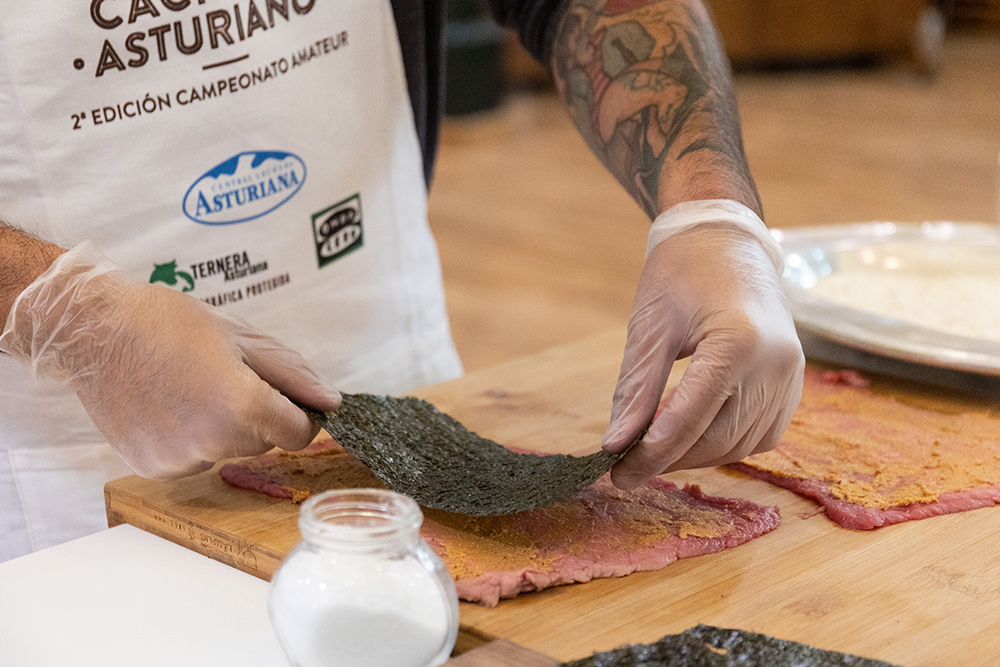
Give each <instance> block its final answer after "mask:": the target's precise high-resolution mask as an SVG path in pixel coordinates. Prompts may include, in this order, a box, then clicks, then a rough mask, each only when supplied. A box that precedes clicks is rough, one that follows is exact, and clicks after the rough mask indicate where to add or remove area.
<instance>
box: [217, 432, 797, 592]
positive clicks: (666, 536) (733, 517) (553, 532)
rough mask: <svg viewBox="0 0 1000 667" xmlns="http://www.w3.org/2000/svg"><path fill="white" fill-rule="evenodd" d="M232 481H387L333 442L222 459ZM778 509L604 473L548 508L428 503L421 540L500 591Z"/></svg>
mask: <svg viewBox="0 0 1000 667" xmlns="http://www.w3.org/2000/svg"><path fill="white" fill-rule="evenodd" d="M220 474H221V475H222V478H223V479H224V480H225V481H226V482H227V483H228V484H230V485H232V486H236V487H239V488H244V489H252V490H254V491H259V492H261V493H266V494H268V495H271V496H275V497H277V498H283V499H286V500H292V501H293V502H301V501H302V500H304V499H305V498H307V497H308V496H309V494H311V493H318V492H320V491H324V490H326V489H333V488H344V487H383V484H382V483H381V482H380V481H379V480H378V479H377V478H376V477H375V476H374V475H373V474H372V473H371V472H370V471H368V469H367V468H365V467H364V466H362V465H361V464H360V463H359V462H358V461H357V459H355V458H354V457H353V456H351V455H350V454H348V453H347V452H346V451H344V450H343V449H342V448H341V447H340V446H339V445H337V444H336V443H335V442H334V441H333V440H325V441H320V442H315V443H313V444H311V445H309V447H307V448H306V449H304V450H302V451H301V452H275V453H269V454H264V455H261V456H257V457H254V458H250V459H245V460H243V461H241V462H239V463H231V464H227V465H225V466H223V467H222V469H221V471H220ZM779 523H780V517H779V514H778V508H777V507H766V506H761V505H757V504H755V503H752V502H750V501H747V500H731V499H727V498H715V497H712V496H708V495H706V494H704V493H703V492H702V491H701V490H700V489H699V488H698V487H697V486H686V487H684V488H683V489H681V488H678V487H677V486H675V485H674V484H671V483H669V482H665V481H663V480H660V479H654V480H653V482H652V483H651V484H650V485H648V486H645V487H641V488H639V489H636V490H635V491H630V492H626V491H621V490H620V489H617V488H616V487H614V486H613V485H612V484H611V482H610V480H609V479H608V477H607V476H605V477H603V478H601V479H600V480H598V481H597V482H596V483H595V484H594V485H592V486H590V487H588V488H586V489H584V490H583V491H582V492H581V493H579V494H578V495H577V496H575V497H574V498H572V499H570V500H567V501H563V502H561V503H558V504H555V505H552V506H550V507H546V508H542V509H536V510H530V511H527V512H519V513H517V514H509V515H505V516H495V517H471V516H465V515H462V514H453V513H450V512H443V511H440V510H426V509H425V510H424V524H423V527H422V529H421V532H422V534H423V537H424V539H425V540H426V541H427V543H428V544H430V546H431V548H433V549H434V551H435V552H437V553H438V555H440V556H441V558H442V559H443V560H444V562H445V564H446V565H447V567H448V571H449V572H451V575H452V577H453V578H454V579H455V585H456V588H457V589H458V595H459V597H460V598H461V599H463V600H468V601H470V602H478V603H480V604H483V605H485V606H488V607H492V606H495V605H496V604H497V603H498V602H499V600H500V599H501V598H512V597H514V596H516V595H518V594H519V593H523V592H527V591H533V590H541V589H543V588H549V587H551V586H558V585H560V584H569V583H575V582H585V581H589V580H591V579H598V578H603V577H620V576H624V575H626V574H630V573H632V572H637V571H640V570H655V569H659V568H662V567H664V566H666V565H668V564H670V563H672V562H674V561H675V560H677V559H678V558H688V557H691V556H700V555H702V554H709V553H714V552H717V551H722V550H723V549H727V548H731V547H735V546H738V545H740V544H743V543H744V542H747V541H749V540H751V539H753V538H755V537H758V536H760V535H763V534H765V533H767V532H770V531H771V530H774V529H775V528H776V527H777V526H778V524H779Z"/></svg>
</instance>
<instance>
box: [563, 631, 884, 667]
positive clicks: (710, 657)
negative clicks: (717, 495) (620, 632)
mask: <svg viewBox="0 0 1000 667" xmlns="http://www.w3.org/2000/svg"><path fill="white" fill-rule="evenodd" d="M737 666H738V667H896V666H895V665H891V664H890V663H888V662H883V661H881V660H872V659H871V658H862V657H859V656H856V655H850V654H847V653H837V652H835V651H824V650H822V649H818V648H813V647H811V646H807V645H806V644H799V643H798V642H793V641H788V640H785V639H776V638H774V637H769V636H767V635H762V634H758V633H756V632H748V631H746V630H731V629H727V628H717V627H714V626H711V625H698V626H696V627H694V628H690V629H688V630H685V631H684V632H682V633H681V634H679V635H667V636H666V637H664V638H663V639H661V640H659V641H658V642H655V643H653V644H634V645H632V646H623V647H621V648H616V649H614V650H611V651H606V652H604V653H595V654H594V655H592V656H590V657H589V658H583V659H581V660H572V661H570V662H564V663H562V664H561V665H559V667H737Z"/></svg>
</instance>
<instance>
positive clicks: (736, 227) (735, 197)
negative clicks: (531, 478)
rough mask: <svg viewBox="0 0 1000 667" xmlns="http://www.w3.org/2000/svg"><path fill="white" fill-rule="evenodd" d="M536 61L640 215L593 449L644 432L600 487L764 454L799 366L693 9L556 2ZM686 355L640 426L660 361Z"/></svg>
mask: <svg viewBox="0 0 1000 667" xmlns="http://www.w3.org/2000/svg"><path fill="white" fill-rule="evenodd" d="M526 25H527V24H526ZM524 34H526V33H525V32H522V35H524ZM536 34H537V33H536ZM550 51H551V64H552V70H553V73H554V77H555V80H556V84H557V87H558V90H559V92H560V94H561V95H562V97H563V99H564V101H565V103H566V105H567V108H568V110H569V112H570V115H571V116H572V118H573V120H574V122H575V123H576V126H577V127H578V128H579V130H580V132H581V134H582V135H583V137H584V138H585V139H586V141H587V143H588V144H589V145H590V148H591V149H592V150H593V152H594V153H595V154H596V155H597V156H598V157H599V158H600V159H601V160H602V161H603V162H604V164H605V165H606V166H607V168H608V169H609V170H610V171H611V173H612V174H613V175H614V176H615V177H616V178H617V179H618V180H619V181H620V182H621V183H622V185H623V186H624V187H625V188H626V189H627V190H628V192H629V193H630V194H631V195H632V196H633V197H634V198H635V200H636V201H637V202H638V203H639V205H640V206H641V207H642V208H643V209H644V210H645V211H646V213H647V214H648V215H649V216H650V218H653V219H654V222H653V226H652V228H651V230H650V238H649V244H648V246H647V253H646V254H647V257H646V264H645V266H644V268H643V272H642V276H641V277H640V280H639V285H638V287H637V290H636V296H635V303H634V305H633V309H632V316H631V318H630V320H629V327H628V337H627V341H626V344H625V352H624V358H623V361H622V367H621V373H620V376H619V379H618V384H617V386H616V389H615V394H614V399H613V404H612V413H611V421H610V425H609V427H608V430H607V431H606V433H605V435H604V441H603V446H604V448H605V449H606V450H608V451H612V452H620V451H624V450H625V449H626V448H628V447H629V446H630V445H631V444H632V443H633V442H635V440H636V439H637V438H638V437H639V436H640V435H642V434H643V432H644V431H646V429H647V428H648V431H647V432H646V433H645V435H644V436H643V438H642V441H641V442H639V443H638V444H637V445H636V446H635V447H632V449H630V450H629V451H628V453H627V454H626V456H625V457H624V458H623V459H622V460H621V461H620V462H619V463H618V464H617V465H615V467H614V469H613V470H612V479H613V480H614V482H615V484H617V485H618V486H621V487H623V488H631V487H633V486H636V485H637V484H640V483H642V482H644V481H646V480H647V479H648V478H649V477H651V476H653V475H656V474H659V473H661V472H668V471H671V470H677V469H682V468H691V467H702V466H715V465H722V464H725V463H731V462H734V461H738V460H740V459H742V458H744V457H745V456H748V455H750V454H753V453H755V452H760V451H766V450H768V449H772V448H773V447H775V446H776V445H777V443H778V441H779V439H780V437H781V435H782V433H783V432H784V430H785V428H786V427H787V425H788V423H789V422H790V420H791V417H792V413H793V412H794V410H795V407H796V406H797V404H798V401H799V397H800V395H801V387H802V370H803V366H804V358H803V356H802V350H801V346H800V344H799V341H798V338H797V336H796V333H795V328H794V325H793V323H792V318H791V315H790V313H789V311H788V307H787V304H786V302H785V299H784V296H783V294H782V291H781V287H780V283H779V276H780V273H781V265H782V260H781V251H780V249H779V248H778V247H777V245H776V244H775V243H774V241H773V239H771V237H770V236H769V234H768V232H767V230H766V228H765V227H764V223H763V221H762V220H761V217H760V216H761V215H762V207H761V202H760V198H759V196H758V194H757V189H756V186H755V185H754V182H753V178H752V177H751V175H750V169H749V166H748V165H747V160H746V156H745V153H744V149H743V141H742V135H741V130H740V121H739V114H738V111H737V106H736V99H735V95H734V92H733V88H732V82H731V80H730V74H729V68H728V64H727V61H726V58H725V55H724V53H723V51H722V47H721V46H720V43H719V40H718V39H717V37H716V35H715V31H714V28H713V26H712V22H711V18H710V16H709V14H708V12H707V10H706V9H705V7H704V5H703V4H702V3H701V2H700V1H699V0H607V1H604V0H568V6H567V8H566V10H565V12H564V14H563V15H562V17H561V20H560V21H559V23H558V27H557V29H556V33H555V37H554V39H553V40H552V43H551V48H550ZM613 224H615V223H614V221H609V225H613ZM688 356H690V357H691V364H690V367H689V368H688V369H687V370H686V371H685V373H684V375H683V377H682V379H681V381H680V384H679V386H678V387H677V389H676V390H675V391H674V392H673V393H672V394H671V395H670V396H669V398H668V399H667V400H666V401H665V402H664V409H663V411H662V413H661V414H660V416H659V417H656V419H655V421H654V415H655V414H656V412H657V408H658V406H659V404H660V401H661V397H662V396H663V391H664V387H665V385H666V381H667V377H668V375H669V374H670V370H671V368H672V366H673V363H674V362H675V361H676V360H677V359H680V358H683V357H688Z"/></svg>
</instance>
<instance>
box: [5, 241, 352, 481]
mask: <svg viewBox="0 0 1000 667" xmlns="http://www.w3.org/2000/svg"><path fill="white" fill-rule="evenodd" d="M0 350H2V351H3V352H6V353H8V354H10V355H12V356H13V357H14V358H16V359H18V360H19V361H21V362H22V363H24V364H26V365H28V366H30V367H31V368H32V369H33V371H34V373H35V375H36V376H43V377H49V378H53V379H55V380H58V381H60V382H63V383H65V384H67V385H68V386H69V387H70V388H71V389H73V391H75V392H76V394H77V396H78V397H79V398H80V401H81V402H82V403H83V406H84V408H86V410H87V413H88V414H89V415H90V417H91V419H92V420H93V421H94V424H95V425H96V426H97V428H98V429H99V430H100V431H101V433H103V434H104V436H105V437H106V438H107V440H108V442H109V443H110V444H111V446H112V447H114V449H115V450H117V451H118V453H119V454H120V455H121V456H122V458H124V459H125V461H126V463H128V464H129V466H130V467H131V468H132V469H133V470H134V471H135V472H136V473H138V474H140V475H142V476H144V477H150V478H169V477H178V476H183V475H189V474H194V473H197V472H200V471H202V470H207V469H208V468H210V467H211V466H212V464H213V463H215V462H216V461H218V460H220V459H223V458H228V457H233V456H250V455H255V454H260V453H263V452H265V451H267V450H269V449H271V448H272V447H275V446H277V447H281V448H283V449H289V450H298V449H302V448H303V447H305V446H306V445H307V444H309V442H310V441H311V440H312V438H313V437H314V436H315V435H316V433H317V432H318V427H316V426H315V425H314V424H313V423H312V421H311V420H310V419H309V418H308V417H307V416H306V414H305V413H304V412H303V411H302V410H300V409H299V408H298V407H296V406H295V405H294V404H293V403H292V401H296V402H297V403H300V404H302V405H305V406H309V407H311V408H314V409H316V410H320V411H328V410H335V409H337V408H338V407H339V406H340V394H339V393H338V392H337V391H336V390H335V389H333V388H331V387H329V386H328V385H327V384H325V383H324V382H323V380H321V379H320V378H319V376H318V375H316V373H314V372H313V371H312V370H310V369H309V367H308V365H307V364H306V361H305V359H303V358H302V356H301V355H299V354H298V353H297V352H295V351H293V350H291V349H289V348H287V347H285V346H284V345H282V344H281V343H280V342H278V341H277V340H275V339H273V338H271V337H269V336H267V335H265V334H263V333H261V332H260V331H257V330H256V329H254V328H253V327H251V326H250V325H249V324H247V323H246V322H244V321H242V320H240V319H238V318H236V317H233V316H231V315H228V314H226V313H224V312H222V311H220V310H216V309H214V308H213V307H211V306H209V305H207V304H205V303H203V302H201V301H199V300H198V299H195V298H194V297H191V296H188V295H186V294H182V293H180V292H176V291H174V290H171V289H169V288H166V287H161V286H158V285H150V284H147V283H143V282H140V281H137V280H134V279H132V278H130V277H129V276H128V275H126V274H125V272H124V271H122V270H120V269H118V268H117V267H115V266H114V265H113V264H112V263H111V262H110V261H108V260H107V259H106V258H104V257H103V256H101V255H100V254H98V253H97V252H96V251H94V250H93V249H92V248H91V247H90V246H89V244H83V245H80V246H77V247H75V248H73V249H72V250H70V251H68V252H66V253H64V254H63V255H61V256H59V258H58V259H56V260H55V262H53V263H52V265H51V266H50V267H49V268H48V269H47V270H46V271H45V272H44V273H42V275H40V276H39V277H38V278H37V279H36V280H35V281H34V282H33V283H31V284H30V285H29V286H28V287H27V288H26V289H25V290H24V291H23V292H21V294H20V295H19V296H18V297H17V300H16V301H15V302H14V305H13V307H12V308H11V311H10V315H9V316H8V318H7V323H6V327H5V328H4V331H3V334H2V335H0ZM290 399H291V400H290ZM53 418H54V419H57V418H58V416H57V415H53Z"/></svg>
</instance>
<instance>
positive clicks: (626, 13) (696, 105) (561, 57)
mask: <svg viewBox="0 0 1000 667" xmlns="http://www.w3.org/2000/svg"><path fill="white" fill-rule="evenodd" d="M681 5H682V3H678V2H677V0H606V1H604V0H571V4H570V7H569V9H568V11H567V13H566V15H565V17H564V18H563V22H562V25H561V26H560V30H559V33H558V36H557V38H556V41H555V44H554V47H553V70H554V73H555V79H556V83H557V85H558V87H559V89H560V91H561V93H562V95H563V98H564V101H565V102H566V104H567V105H568V107H569V109H570V113H571V115H572V116H573V120H574V122H575V123H576V126H577V127H578V128H579V129H580V131H581V133H582V134H583V136H584V138H585V139H586V141H587V143H588V144H589V146H590V148H591V150H593V151H594V153H595V154H596V155H597V156H598V157H599V158H600V159H601V160H602V161H603V162H604V164H605V165H606V166H607V167H608V168H609V169H610V170H611V172H612V173H613V174H614V175H615V176H616V177H617V178H618V180H619V181H621V182H622V184H623V185H625V187H626V188H627V190H628V191H629V193H630V194H631V195H632V196H633V197H634V198H635V200H636V201H637V202H639V204H640V205H641V206H642V207H643V208H644V209H645V211H646V212H647V213H648V214H649V216H650V217H655V216H656V214H657V212H658V192H659V188H660V185H661V178H662V177H663V175H664V168H665V166H666V168H667V169H669V168H671V166H672V165H666V163H667V161H668V160H671V161H673V162H676V161H679V160H681V159H682V158H685V157H686V156H689V155H692V154H694V153H698V152H700V151H710V152H711V153H712V154H713V155H712V159H713V160H714V161H715V162H716V163H719V161H720V158H721V162H722V163H723V164H724V168H725V169H726V170H727V172H733V173H734V175H735V176H736V177H737V178H738V179H743V180H744V182H745V183H748V184H749V189H750V191H751V192H752V197H753V198H754V199H756V197H757V195H756V190H755V189H754V187H753V181H752V179H751V178H750V173H749V167H748V166H747V163H746V157H745V155H744V153H743V145H742V139H741V138H740V128H739V118H738V114H737V112H736V105H735V102H734V101H733V99H732V94H731V93H724V92H722V90H721V89H720V86H726V87H728V85H729V75H728V67H727V65H726V63H725V60H724V57H723V56H722V54H721V48H719V47H716V48H714V50H713V49H712V48H707V49H706V48H703V46H702V44H703V42H705V41H706V40H714V37H713V32H712V27H711V25H708V24H707V22H704V21H702V20H700V19H699V18H698V17H696V16H695V14H694V13H693V12H691V11H683V10H681V8H680V7H681ZM706 36H707V37H706ZM713 46H714V45H713ZM744 187H745V186H744Z"/></svg>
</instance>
